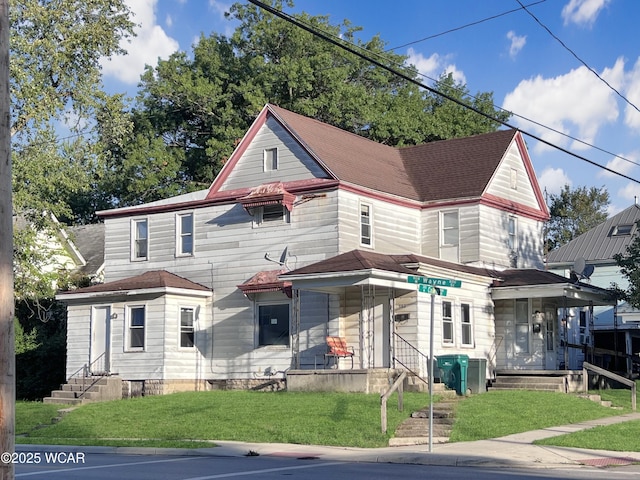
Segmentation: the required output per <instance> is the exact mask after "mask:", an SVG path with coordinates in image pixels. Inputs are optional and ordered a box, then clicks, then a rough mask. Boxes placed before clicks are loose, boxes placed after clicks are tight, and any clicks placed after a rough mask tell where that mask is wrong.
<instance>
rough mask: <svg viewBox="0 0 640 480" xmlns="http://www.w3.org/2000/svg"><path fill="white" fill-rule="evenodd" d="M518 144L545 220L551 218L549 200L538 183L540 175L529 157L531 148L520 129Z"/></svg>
mask: <svg viewBox="0 0 640 480" xmlns="http://www.w3.org/2000/svg"><path fill="white" fill-rule="evenodd" d="M516 144H517V146H518V150H519V151H520V156H521V157H522V161H523V162H524V168H525V170H526V171H527V175H528V176H529V182H530V183H531V186H532V187H533V192H534V194H535V196H536V200H537V202H538V206H539V207H540V210H541V211H542V213H543V215H544V216H545V217H544V220H548V219H549V208H548V207H547V202H545V200H544V195H543V194H542V190H540V184H539V183H538V177H536V172H535V171H534V170H533V163H532V162H531V158H530V157H529V150H528V149H527V145H526V144H525V142H524V138H523V136H522V133H521V132H520V131H516Z"/></svg>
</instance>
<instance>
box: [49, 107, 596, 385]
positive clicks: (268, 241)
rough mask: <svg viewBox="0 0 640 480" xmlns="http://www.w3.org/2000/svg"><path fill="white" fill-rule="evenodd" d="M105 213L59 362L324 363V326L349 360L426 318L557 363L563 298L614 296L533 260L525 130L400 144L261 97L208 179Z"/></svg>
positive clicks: (145, 371) (406, 345)
mask: <svg viewBox="0 0 640 480" xmlns="http://www.w3.org/2000/svg"><path fill="white" fill-rule="evenodd" d="M99 214H100V216H101V218H102V219H103V220H104V223H105V235H106V240H105V270H104V272H105V273H104V275H105V283H104V284H101V285H96V286H92V287H88V288H84V289H79V290H75V291H70V292H63V293H61V294H60V295H59V296H58V298H60V299H62V300H64V301H65V302H66V303H67V305H68V357H67V374H68V375H71V374H72V373H73V372H75V371H77V370H78V369H80V368H81V367H82V366H83V365H85V364H87V365H89V364H90V365H93V366H92V367H91V368H92V369H93V370H96V371H106V372H110V373H114V374H115V373H117V374H119V375H120V376H121V377H122V379H123V380H124V381H125V382H129V384H130V385H131V386H132V388H138V389H140V388H142V389H143V391H145V392H147V393H166V392H171V391H176V390H183V389H199V388H208V386H210V385H215V384H224V385H226V386H229V385H239V386H249V385H252V384H254V383H257V382H264V380H265V379H268V378H284V377H285V376H286V374H287V372H291V371H293V370H312V369H320V368H323V367H325V365H324V356H323V353H324V352H325V351H326V343H325V337H326V336H327V335H339V336H343V337H345V338H346V339H347V343H348V344H349V345H350V346H352V347H353V348H354V352H355V355H354V358H353V361H354V367H353V368H354V369H365V370H366V369H376V368H400V367H401V366H402V365H404V361H403V358H401V357H402V356H403V355H406V354H407V353H406V352H408V351H409V350H411V351H418V352H422V353H423V354H426V353H428V351H429V350H428V346H429V341H430V339H431V337H433V339H434V345H435V355H443V354H465V355H468V356H469V357H471V358H480V359H485V360H486V361H487V365H488V367H487V370H488V373H489V374H491V372H493V371H495V370H496V369H526V368H528V369H556V368H558V367H559V366H560V364H561V363H562V359H561V358H560V357H561V355H560V353H559V347H558V345H559V341H558V336H557V335H558V334H557V332H558V315H557V312H558V309H560V308H567V306H572V305H581V306H582V305H588V304H589V303H590V302H591V303H593V302H596V303H598V302H602V299H603V292H602V291H601V290H600V289H598V288H596V287H591V286H588V285H581V284H575V283H573V282H571V281H569V279H567V278H564V277H560V276H557V275H553V274H550V273H548V272H544V271H542V270H540V268H541V267H542V265H543V264H542V241H543V239H542V227H543V223H544V221H545V220H546V219H547V218H548V211H547V208H546V205H545V203H544V201H543V196H542V194H541V191H540V188H539V186H538V183H537V181H536V177H535V173H534V171H533V167H532V165H531V161H530V159H529V155H528V152H527V149H526V145H525V142H524V140H523V138H522V135H521V134H520V133H519V132H518V131H515V130H502V131H497V132H494V133H489V134H485V135H478V136H474V137H469V138H461V139H453V140H447V141H440V142H434V143H429V144H425V145H419V146H414V147H406V148H392V147H389V146H386V145H381V144H378V143H375V142H372V141H369V140H367V139H365V138H363V137H360V136H357V135H354V134H351V133H348V132H345V131H342V130H340V129H338V128H335V127H332V126H330V125H327V124H324V123H321V122H319V121H316V120H313V119H310V118H307V117H304V116H301V115H298V114H295V113H292V112H290V111H287V110H285V109H282V108H279V107H277V106H274V105H267V106H265V108H264V109H263V110H262V111H261V113H260V114H259V115H258V117H257V118H256V120H255V121H254V123H253V124H252V126H251V127H250V128H249V130H248V131H247V133H246V134H245V136H244V138H243V139H242V140H241V141H240V143H239V144H238V146H237V148H236V149H235V151H234V153H233V154H232V156H231V157H230V158H229V160H228V161H227V163H226V164H225V166H224V168H223V169H222V171H221V172H220V174H219V175H218V176H217V177H216V179H215V180H214V182H213V184H212V185H211V187H210V188H209V189H208V190H205V191H200V192H195V193H193V194H188V195H183V196H179V197H175V198H169V199H166V200H163V201H158V202H153V203H148V204H144V205H139V206H136V207H130V208H121V209H115V210H110V211H104V212H100V213H99ZM410 277H424V278H432V279H439V280H445V281H446V282H444V283H449V284H451V285H453V286H451V287H447V288H445V289H444V290H446V292H445V291H443V290H440V292H439V294H438V295H431V294H430V293H424V292H422V291H419V290H420V288H423V287H420V286H419V284H416V283H410V281H409V280H410ZM416 281H419V280H416ZM423 289H424V288H423ZM445 293H446V295H445ZM431 318H434V319H435V322H434V328H433V330H431V328H430V320H431ZM412 349H413V350H412ZM350 360H351V359H341V360H340V361H339V362H338V365H337V366H338V368H339V369H345V368H349V369H350V368H351V362H350ZM416 368H418V369H424V367H416ZM418 373H421V374H425V372H424V371H422V372H418Z"/></svg>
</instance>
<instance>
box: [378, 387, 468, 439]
mask: <svg viewBox="0 0 640 480" xmlns="http://www.w3.org/2000/svg"><path fill="white" fill-rule="evenodd" d="M456 403H457V399H456V398H454V397H450V398H447V399H445V400H444V401H441V402H438V403H435V404H434V405H433V432H432V442H433V443H447V442H448V441H449V436H450V435H451V430H452V428H453V423H454V421H455V405H456ZM428 443H429V407H428V406H427V407H425V408H423V409H420V410H418V411H417V412H413V413H412V414H411V416H410V417H409V418H407V419H406V420H405V421H404V422H402V423H401V424H400V426H399V427H398V428H397V429H396V431H395V434H394V436H393V437H392V438H390V439H389V446H390V447H403V446H409V445H427V444H428Z"/></svg>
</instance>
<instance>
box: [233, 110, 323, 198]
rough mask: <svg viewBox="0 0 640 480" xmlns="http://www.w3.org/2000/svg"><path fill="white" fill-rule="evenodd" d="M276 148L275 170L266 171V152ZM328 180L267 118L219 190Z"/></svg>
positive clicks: (279, 127)
mask: <svg viewBox="0 0 640 480" xmlns="http://www.w3.org/2000/svg"><path fill="white" fill-rule="evenodd" d="M270 149H277V167H278V168H277V169H276V170H268V171H265V151H266V150H270ZM312 178H329V176H328V175H327V173H326V172H325V171H324V170H323V169H322V167H320V165H319V164H318V163H317V162H316V161H315V160H314V159H313V158H312V157H311V156H310V155H309V154H308V153H307V152H306V151H305V150H304V149H303V148H302V146H301V145H300V144H299V143H298V141H297V140H295V139H294V138H293V137H291V135H290V134H289V132H288V131H287V130H285V129H284V128H283V127H282V125H280V123H278V121H277V120H275V119H273V118H269V119H268V120H267V122H266V124H265V125H263V126H262V127H261V128H260V130H259V131H258V132H257V133H256V136H255V137H254V138H253V141H252V142H251V144H250V145H249V146H248V147H247V149H246V150H245V151H244V153H243V154H242V157H241V158H240V159H239V160H238V162H237V163H236V164H235V166H234V168H233V171H232V172H231V173H230V174H229V176H228V177H227V178H226V180H225V181H224V183H223V184H222V186H221V189H222V190H233V189H236V188H253V187H256V186H258V185H262V184H265V183H269V182H273V181H281V182H289V181H294V180H307V179H312Z"/></svg>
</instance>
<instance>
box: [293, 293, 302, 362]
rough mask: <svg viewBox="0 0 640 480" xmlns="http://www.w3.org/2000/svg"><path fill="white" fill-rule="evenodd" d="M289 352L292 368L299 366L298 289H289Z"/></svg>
mask: <svg viewBox="0 0 640 480" xmlns="http://www.w3.org/2000/svg"><path fill="white" fill-rule="evenodd" d="M291 303H292V308H291V310H292V312H291V313H292V317H293V318H292V319H291V343H292V345H291V353H292V357H293V358H292V360H293V361H292V363H293V368H294V369H299V368H300V290H298V289H297V288H292V289H291Z"/></svg>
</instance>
